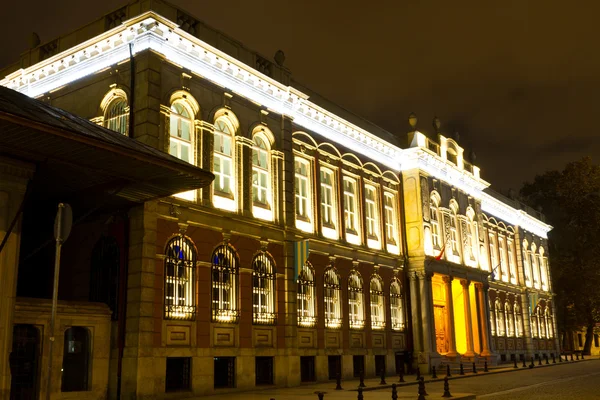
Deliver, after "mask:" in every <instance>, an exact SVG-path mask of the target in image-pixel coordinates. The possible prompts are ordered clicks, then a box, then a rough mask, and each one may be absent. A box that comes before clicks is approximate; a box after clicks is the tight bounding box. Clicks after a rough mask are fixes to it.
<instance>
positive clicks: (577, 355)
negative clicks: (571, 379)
mask: <svg viewBox="0 0 600 400" xmlns="http://www.w3.org/2000/svg"><path fill="white" fill-rule="evenodd" d="M575 357H577V361H579V353H576V354H575Z"/></svg>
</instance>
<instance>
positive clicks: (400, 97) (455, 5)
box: [0, 0, 600, 191]
mask: <svg viewBox="0 0 600 400" xmlns="http://www.w3.org/2000/svg"><path fill="white" fill-rule="evenodd" d="M172 3H173V4H175V5H177V6H179V7H180V8H182V9H184V10H187V11H188V12H189V13H190V14H191V15H193V16H195V17H196V18H198V19H200V20H203V21H204V22H205V23H206V24H207V25H210V26H213V27H214V28H216V29H219V30H221V31H223V32H224V33H225V34H227V35H229V36H231V37H233V38H235V39H237V40H239V41H241V42H242V43H244V44H245V45H246V46H247V47H249V48H251V49H254V50H256V51H258V52H259V53H261V54H263V55H264V56H267V57H268V58H270V59H272V56H273V55H274V54H275V52H276V51H277V50H278V49H281V50H283V51H284V52H285V54H286V62H285V65H286V66H287V67H288V68H289V69H290V70H291V71H292V74H293V76H294V79H296V80H297V81H299V82H302V83H303V84H305V85H306V86H308V87H310V88H311V89H312V90H314V91H316V92H318V93H320V94H321V95H323V96H324V97H326V98H328V99H330V100H331V101H334V102H336V103H338V104H340V105H342V106H343V107H345V108H347V109H349V110H351V111H353V112H355V113H357V114H359V115H361V116H363V117H365V118H367V119H369V120H371V121H373V122H375V123H376V124H378V125H380V126H382V127H383V128H385V129H387V130H389V131H390V132H392V133H395V134H398V135H403V136H404V135H405V134H406V132H407V131H408V130H409V126H408V123H407V116H408V114H409V113H410V112H411V111H414V112H415V113H416V114H417V115H418V117H419V123H418V125H417V129H419V130H421V131H425V132H428V133H431V132H432V125H431V121H432V119H433V116H434V115H436V114H437V115H438V116H439V118H440V119H441V121H442V131H443V132H444V133H446V136H450V134H452V133H453V132H455V131H457V132H458V133H459V135H460V140H459V143H460V144H461V145H462V146H463V147H465V149H466V152H467V153H468V152H469V150H470V149H473V150H474V151H475V153H476V154H477V162H476V164H477V165H479V166H480V167H481V169H482V177H483V178H484V179H486V180H488V181H489V182H492V184H493V185H492V187H494V188H495V189H496V190H502V191H505V190H507V189H508V188H514V189H518V188H520V187H521V184H522V183H523V182H524V181H526V180H531V179H532V178H533V176H534V175H535V174H536V173H541V172H543V171H545V170H547V169H550V168H553V169H556V168H562V167H563V166H564V164H565V163H566V162H568V161H571V160H575V159H578V158H581V157H582V156H584V155H591V156H592V157H593V158H594V161H595V162H598V158H597V154H598V151H599V150H600V136H599V135H598V133H597V127H596V126H595V117H596V116H597V115H600V114H599V110H600V100H599V98H598V96H599V94H600V90H599V89H600V47H599V44H598V38H599V37H600V35H599V33H598V28H597V27H595V23H596V22H597V16H598V15H600V3H599V2H595V1H573V2H561V1H555V0H552V1H527V0H516V1H515V0H512V1H511V0H504V1H495V2H491V1H481V0H477V1H471V0H469V1H431V0H421V1H417V0H404V1H387V2H382V1H369V2H365V1H360V2H345V3H342V2H339V1H329V2H326V1H323V0H321V1H316V0H303V1H282V0H279V1H275V0H262V1H259V0H255V1H248V0H229V1H227V2H221V1H211V2H209V1H197V0H196V1H194V0H172ZM491 3H495V4H491ZM124 4H125V1H124V0H103V1H87V0H86V1H81V0H56V1H47V0H43V1H41V0H29V1H11V2H9V3H8V4H5V5H4V7H3V14H4V16H5V18H3V24H1V25H0V37H2V38H3V40H2V42H3V43H2V47H1V48H2V52H0V65H6V64H8V63H11V62H13V61H16V60H17V59H18V56H19V54H20V53H21V52H22V51H24V50H25V49H26V48H27V46H28V42H29V36H30V34H31V32H34V31H35V32H37V33H38V34H39V36H40V38H41V41H42V43H44V42H47V41H49V40H52V39H54V38H56V37H58V36H60V35H61V34H64V33H67V32H70V31H72V30H75V29H77V28H79V27H80V26H82V25H84V24H86V23H88V22H90V21H92V20H94V19H96V18H98V17H100V16H102V15H103V14H105V13H107V12H110V11H112V10H113V9H116V8H119V7H121V6H122V5H124ZM341 4H344V6H343V7H341V6H340V5H341Z"/></svg>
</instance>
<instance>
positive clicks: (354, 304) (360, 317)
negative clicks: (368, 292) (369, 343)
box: [348, 271, 365, 329]
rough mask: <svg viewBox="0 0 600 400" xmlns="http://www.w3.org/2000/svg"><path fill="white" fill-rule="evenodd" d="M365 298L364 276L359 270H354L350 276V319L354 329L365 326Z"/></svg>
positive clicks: (351, 326)
mask: <svg viewBox="0 0 600 400" xmlns="http://www.w3.org/2000/svg"><path fill="white" fill-rule="evenodd" d="M364 299H365V296H364V293H363V280H362V277H361V276H360V274H359V273H358V272H356V271H352V272H351V273H350V276H349V277H348V308H349V316H348V320H349V323H350V328H352V329H362V328H364V327H365V301H364Z"/></svg>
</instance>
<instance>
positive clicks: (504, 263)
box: [498, 236, 508, 282]
mask: <svg viewBox="0 0 600 400" xmlns="http://www.w3.org/2000/svg"><path fill="white" fill-rule="evenodd" d="M504 243H505V242H504V238H503V237H501V236H500V237H499V238H498V250H499V252H500V268H499V270H500V271H498V272H499V273H500V274H501V275H502V280H503V281H505V282H508V260H507V256H506V246H505V245H504Z"/></svg>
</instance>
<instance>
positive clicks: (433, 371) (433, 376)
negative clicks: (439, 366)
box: [431, 365, 437, 379]
mask: <svg viewBox="0 0 600 400" xmlns="http://www.w3.org/2000/svg"><path fill="white" fill-rule="evenodd" d="M431 379H437V374H436V373H435V365H434V366H433V367H431Z"/></svg>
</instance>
